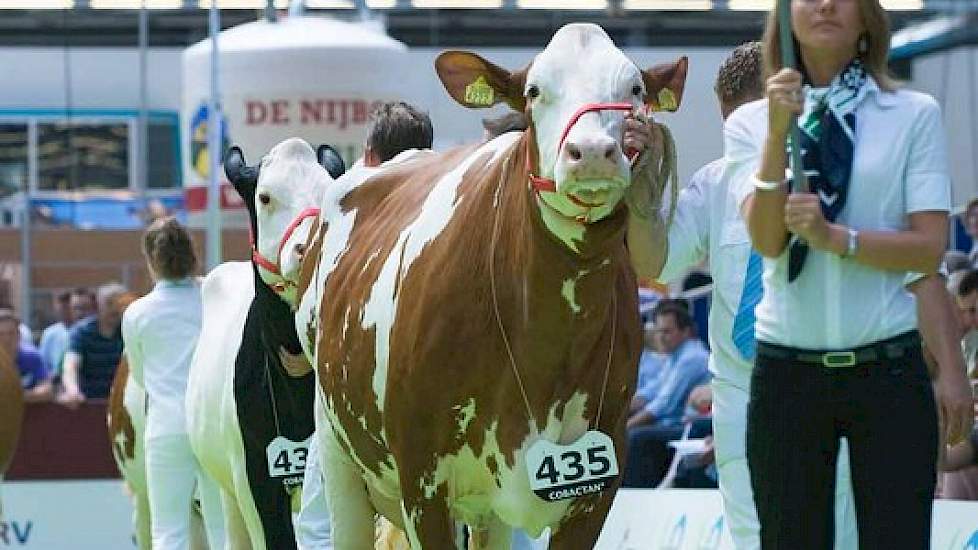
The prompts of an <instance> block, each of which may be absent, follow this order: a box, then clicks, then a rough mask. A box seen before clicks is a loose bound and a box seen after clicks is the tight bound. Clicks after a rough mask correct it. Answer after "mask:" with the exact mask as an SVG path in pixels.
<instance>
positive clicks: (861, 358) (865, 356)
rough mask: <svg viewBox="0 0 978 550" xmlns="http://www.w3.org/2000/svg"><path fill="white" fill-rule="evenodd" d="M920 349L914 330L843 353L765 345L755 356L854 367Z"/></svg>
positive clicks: (825, 365)
mask: <svg viewBox="0 0 978 550" xmlns="http://www.w3.org/2000/svg"><path fill="white" fill-rule="evenodd" d="M919 349H920V334H919V333H918V332H917V331H916V330H912V331H910V332H905V333H903V334H901V335H899V336H895V337H893V338H889V339H887V340H883V341H881V342H876V343H875V344H868V345H865V346H860V347H858V348H856V349H852V350H845V351H813V350H806V349H796V348H789V347H785V346H778V345H775V344H767V343H764V342H758V343H757V355H758V356H760V357H766V358H768V359H776V360H780V361H797V362H800V363H811V364H813V365H821V366H823V367H831V368H835V367H854V366H856V365H860V364H863V363H875V362H877V361H882V360H893V359H902V358H903V357H906V356H907V354H908V352H911V351H915V350H919Z"/></svg>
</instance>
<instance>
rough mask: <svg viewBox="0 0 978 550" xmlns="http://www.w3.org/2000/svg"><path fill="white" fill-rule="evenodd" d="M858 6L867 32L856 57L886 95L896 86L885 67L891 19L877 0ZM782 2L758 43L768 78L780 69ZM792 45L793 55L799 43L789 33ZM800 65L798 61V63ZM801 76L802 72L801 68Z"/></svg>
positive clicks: (859, 2)
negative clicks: (863, 46) (762, 46)
mask: <svg viewBox="0 0 978 550" xmlns="http://www.w3.org/2000/svg"><path fill="white" fill-rule="evenodd" d="M856 2H858V4H859V16H860V17H861V18H862V20H863V26H864V27H866V31H865V32H864V33H863V35H862V36H861V37H860V39H861V40H862V39H865V40H866V49H865V51H862V52H860V53H859V54H858V56H859V58H860V59H861V60H862V62H863V66H865V67H866V71H867V72H868V73H869V74H870V75H872V76H873V79H874V80H876V84H878V85H879V87H880V88H881V89H883V90H885V91H888V92H892V91H893V90H895V89H896V88H897V86H898V84H897V81H896V80H894V78H893V76H892V75H890V69H889V67H888V66H887V64H886V60H887V57H888V56H889V51H890V18H889V17H888V16H887V15H886V10H884V9H883V6H881V5H880V3H879V0H856ZM781 5H782V4H781V2H777V3H776V4H775V7H774V9H773V10H771V11H770V12H769V13H768V15H767V24H766V25H765V26H764V37H763V38H762V39H761V42H762V43H763V44H764V68H765V70H766V76H768V77H770V76H772V75H774V74H775V73H777V72H778V71H780V70H781V69H782V65H781V37H780V33H781V24H780V19H779V15H780V13H781V11H780V10H781ZM792 43H793V44H794V46H795V51H796V52H798V51H799V48H798V39H797V38H796V37H795V36H794V32H792ZM799 62H801V59H799ZM800 69H801V71H802V72H804V68H803V67H801V68H800Z"/></svg>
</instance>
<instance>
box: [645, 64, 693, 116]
mask: <svg viewBox="0 0 978 550" xmlns="http://www.w3.org/2000/svg"><path fill="white" fill-rule="evenodd" d="M688 68H689V59H688V58H687V57H686V56H685V55H684V56H682V57H680V58H679V59H677V60H676V61H673V62H671V63H660V64H658V65H656V66H654V67H652V68H649V69H646V70H644V71H642V79H643V80H644V81H645V103H646V104H647V105H648V106H649V107H651V108H652V110H653V111H675V110H676V109H679V104H680V103H681V102H682V99H683V88H684V87H685V86H686V71H687V69H688Z"/></svg>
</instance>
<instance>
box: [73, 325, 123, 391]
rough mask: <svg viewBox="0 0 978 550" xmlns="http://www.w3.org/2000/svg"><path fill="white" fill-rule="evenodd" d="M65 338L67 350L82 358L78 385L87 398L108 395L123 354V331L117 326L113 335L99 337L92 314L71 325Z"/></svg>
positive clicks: (100, 334) (100, 335)
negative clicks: (68, 334)
mask: <svg viewBox="0 0 978 550" xmlns="http://www.w3.org/2000/svg"><path fill="white" fill-rule="evenodd" d="M68 340H69V342H68V352H69V353H75V354H77V355H78V356H79V357H80V358H81V368H80V369H79V370H78V388H79V389H80V390H81V392H82V393H83V394H85V397H87V398H89V399H105V398H107V397H108V396H109V389H110V388H111V387H112V377H113V376H115V369H116V367H117V366H118V365H119V358H120V357H121V356H122V332H121V331H120V330H119V329H118V328H117V329H116V330H115V331H114V333H113V334H112V336H110V337H108V338H106V337H105V336H102V333H100V332H99V330H98V318H97V317H96V316H94V315H93V316H91V317H86V318H85V319H82V320H81V321H79V322H78V323H77V324H76V325H75V326H74V327H72V328H71V333H70V336H69V339H68Z"/></svg>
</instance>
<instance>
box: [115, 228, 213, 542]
mask: <svg viewBox="0 0 978 550" xmlns="http://www.w3.org/2000/svg"><path fill="white" fill-rule="evenodd" d="M142 245H143V246H142V248H143V254H144V255H145V257H146V263H147V265H148V266H149V271H150V274H151V275H152V277H153V280H154V281H155V282H156V285H155V286H154V287H153V290H152V291H151V292H150V293H149V294H147V295H146V296H144V297H142V298H140V299H138V300H136V301H135V302H133V303H132V305H130V306H129V307H128V308H127V309H126V311H125V314H124V315H123V317H122V338H123V341H124V343H125V353H126V358H127V359H128V362H129V368H130V370H131V373H132V377H133V379H134V380H135V381H136V383H138V384H140V385H141V386H143V387H144V388H145V389H146V393H147V395H148V405H147V409H148V410H147V415H146V433H145V436H144V437H145V449H146V478H147V486H148V491H149V506H150V518H151V519H150V520H151V524H152V539H153V548H154V549H155V550H183V549H186V548H190V544H191V524H190V517H191V505H192V502H193V499H194V492H195V489H196V488H198V486H199V494H200V499H201V506H202V512H203V515H204V518H205V524H206V527H207V529H208V539H209V541H210V547H211V548H219V547H221V546H223V537H222V535H221V525H220V522H216V521H209V519H210V518H219V517H220V515H221V509H220V506H221V505H220V498H219V496H218V494H217V491H216V488H215V487H214V486H213V485H212V483H208V481H207V480H200V481H198V478H201V477H203V476H202V474H201V472H200V468H199V466H198V464H197V460H196V458H195V457H194V454H193V452H192V451H191V448H190V440H189V438H188V437H187V427H186V420H185V419H186V414H185V412H184V398H185V395H186V392H187V376H188V374H189V370H190V360H191V357H192V356H193V353H194V348H195V347H196V345H197V338H198V335H199V333H200V323H201V295H200V285H199V284H198V282H197V281H196V280H195V279H194V278H192V275H193V272H194V271H195V270H196V268H197V258H196V256H195V255H194V251H193V246H192V244H191V240H190V235H189V234H188V233H187V231H186V229H184V228H183V226H181V225H180V224H179V223H178V222H177V221H176V220H175V219H173V218H162V219H159V220H157V221H156V222H154V223H153V224H152V225H150V226H149V228H147V230H146V232H145V234H144V235H143V243H142Z"/></svg>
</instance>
